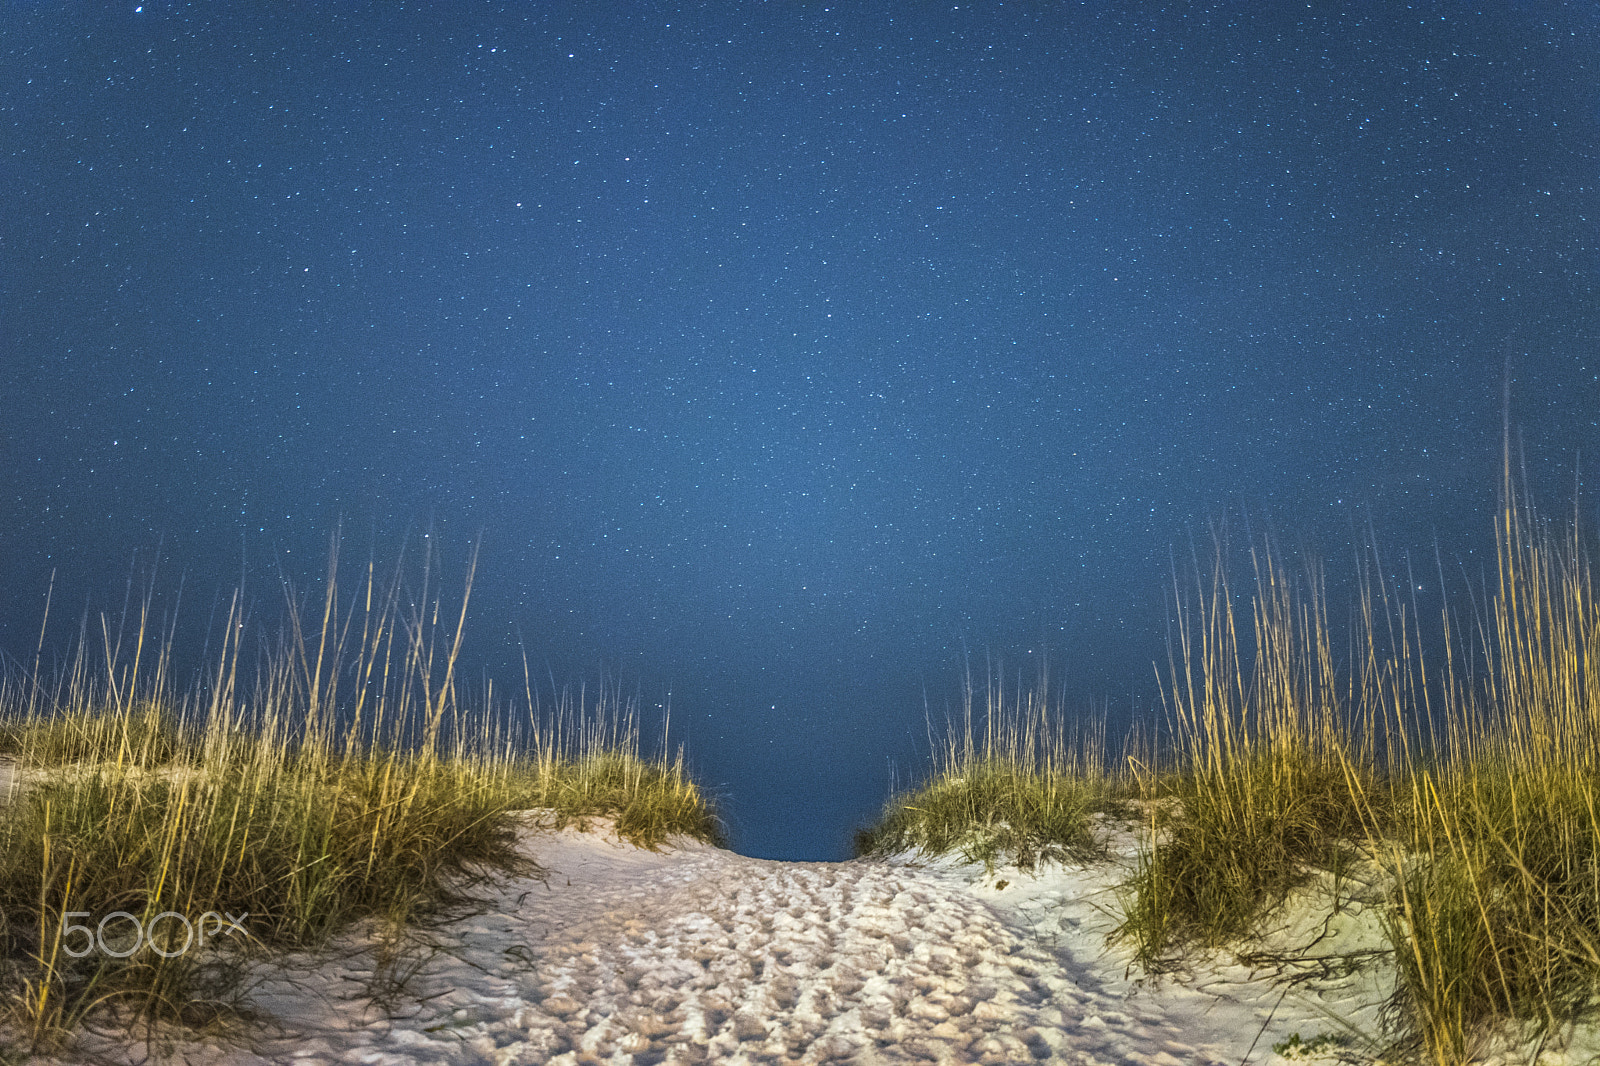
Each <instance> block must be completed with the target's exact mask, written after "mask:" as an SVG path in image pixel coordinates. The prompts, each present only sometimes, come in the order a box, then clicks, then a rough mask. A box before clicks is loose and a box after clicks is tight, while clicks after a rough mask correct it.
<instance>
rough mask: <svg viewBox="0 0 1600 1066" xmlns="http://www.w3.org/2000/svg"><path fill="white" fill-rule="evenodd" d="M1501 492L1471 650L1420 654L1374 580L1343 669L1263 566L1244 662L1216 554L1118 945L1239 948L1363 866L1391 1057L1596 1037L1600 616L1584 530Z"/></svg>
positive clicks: (1199, 600)
mask: <svg viewBox="0 0 1600 1066" xmlns="http://www.w3.org/2000/svg"><path fill="white" fill-rule="evenodd" d="M1504 487H1505V491H1504V500H1505V506H1504V508H1503V510H1502V512H1501V514H1500V516H1499V518H1498V520H1497V523H1496V526H1497V528H1496V534H1497V535H1496V541H1497V545H1498V566H1497V573H1496V580H1495V584H1494V585H1493V587H1491V588H1490V589H1489V590H1487V591H1486V594H1484V595H1483V596H1482V597H1475V599H1474V603H1475V605H1476V606H1475V610H1474V613H1473V615H1472V617H1471V619H1470V624H1469V626H1468V627H1466V631H1465V632H1462V631H1461V627H1460V626H1459V623H1458V621H1457V618H1456V616H1455V615H1453V614H1452V613H1451V612H1450V611H1449V609H1448V607H1447V608H1446V609H1445V610H1444V611H1443V613H1442V615H1441V618H1440V622H1439V625H1440V629H1439V631H1438V634H1437V639H1434V640H1431V641H1430V640H1424V639H1423V638H1422V636H1421V635H1420V627H1419V623H1418V618H1417V612H1416V610H1415V607H1414V605H1413V604H1411V603H1408V602H1405V601H1403V600H1400V599H1399V598H1397V597H1390V596H1386V595H1385V594H1384V592H1383V590H1382V588H1381V586H1380V585H1379V583H1378V582H1376V581H1374V580H1371V579H1370V572H1371V571H1377V570H1378V569H1379V567H1378V566H1377V565H1376V559H1375V557H1374V558H1373V560H1372V565H1371V568H1370V571H1369V576H1368V578H1367V579H1364V580H1363V582H1362V586H1361V587H1362V592H1361V597H1360V602H1359V604H1358V606H1357V610H1356V611H1355V622H1354V624H1353V626H1352V630H1351V635H1350V639H1349V640H1348V648H1349V650H1348V652H1347V653H1346V654H1345V655H1344V656H1342V657H1338V656H1335V654H1334V652H1333V642H1332V640H1331V638H1330V635H1329V634H1330V632H1331V630H1330V627H1329V625H1328V622H1327V618H1326V614H1325V610H1324V603H1323V598H1322V595H1321V588H1320V581H1319V580H1318V579H1317V577H1316V572H1315V571H1314V570H1313V571H1312V573H1311V576H1310V577H1307V578H1302V579H1301V580H1300V581H1299V582H1298V583H1295V582H1291V581H1290V580H1289V579H1288V578H1287V577H1286V576H1285V574H1284V572H1283V570H1282V568H1281V567H1280V566H1279V565H1278V564H1277V562H1276V561H1275V560H1274V559H1273V557H1272V555H1271V553H1270V552H1269V551H1265V550H1264V549H1263V550H1262V551H1261V552H1260V553H1259V554H1257V555H1256V556H1255V561H1256V569H1255V575H1254V576H1255V583H1254V591H1253V595H1252V597H1251V604H1252V606H1251V625H1250V627H1249V632H1250V634H1251V637H1250V643H1249V645H1248V646H1245V644H1244V641H1243V640H1242V639H1241V636H1240V635H1239V634H1240V629H1241V628H1243V627H1241V626H1239V625H1237V624H1236V622H1235V618H1234V607H1233V606H1232V605H1233V603H1234V597H1233V595H1232V594H1231V593H1230V591H1229V589H1228V587H1227V579H1226V572H1225V567H1224V566H1223V563H1222V549H1221V548H1220V547H1219V548H1218V552H1217V557H1216V561H1215V563H1214V564H1213V566H1212V568H1211V571H1210V574H1211V576H1210V579H1209V580H1208V581H1199V582H1197V583H1196V594H1194V595H1192V596H1191V597H1190V598H1189V599H1187V600H1186V599H1184V598H1183V597H1182V596H1179V597H1178V604H1179V611H1178V616H1179V617H1178V624H1177V636H1176V639H1175V641H1174V652H1173V657H1172V661H1171V664H1170V669H1169V681H1168V684H1167V686H1166V695H1167V699H1168V706H1169V712H1170V715H1169V717H1170V720H1171V722H1172V725H1173V736H1174V750H1173V753H1172V757H1171V758H1170V759H1169V760H1168V761H1167V762H1166V763H1165V764H1164V765H1163V766H1162V767H1161V768H1160V770H1159V772H1155V773H1150V774H1147V775H1145V780H1144V787H1145V791H1146V794H1147V795H1155V794H1160V795H1166V796H1171V797H1175V799H1176V802H1175V804H1173V805H1172V811H1173V813H1172V816H1171V817H1170V819H1168V820H1167V821H1166V822H1165V823H1162V824H1157V823H1156V822H1154V821H1153V822H1152V825H1151V835H1150V836H1151V840H1152V844H1151V846H1150V848H1149V849H1148V850H1147V851H1146V852H1145V854H1144V857H1143V859H1142V860H1141V863H1140V867H1139V870H1138V873H1137V875H1136V876H1135V877H1134V879H1133V881H1132V882H1131V884H1130V885H1129V891H1128V894H1127V898H1126V900H1125V903H1124V919H1123V923H1122V926H1121V928H1120V929H1119V933H1120V935H1122V936H1123V937H1126V938H1128V939H1129V940H1131V942H1132V943H1133V945H1134V948H1135V954H1136V956H1137V958H1138V959H1139V960H1140V961H1141V962H1142V963H1144V964H1145V965H1146V966H1150V967H1159V965H1160V964H1161V963H1162V962H1163V961H1164V960H1165V959H1166V958H1167V957H1169V955H1170V954H1171V953H1172V952H1175V951H1180V952H1181V951H1182V950H1183V949H1185V948H1188V947H1191V946H1199V947H1203V948H1214V947H1218V946H1221V945H1224V944H1227V943H1230V942H1236V941H1238V940H1240V939H1241V938H1243V937H1246V936H1248V935H1250V934H1251V933H1252V932H1253V931H1254V930H1255V929H1256V928H1257V927H1258V924H1259V921H1260V919H1261V918H1262V917H1263V916H1264V915H1265V914H1267V913H1269V912H1270V911H1272V909H1273V908H1274V907H1275V906H1276V905H1277V904H1279V903H1281V902H1282V901H1283V900H1284V899H1285V897H1286V895H1287V893H1288V891H1289V890H1290V889H1292V888H1293V887H1294V886H1295V885H1296V884H1298V883H1300V882H1301V881H1302V880H1304V879H1305V878H1306V877H1307V876H1309V874H1310V873H1311V872H1312V871H1314V870H1315V869H1317V868H1318V867H1328V866H1330V865H1332V864H1336V863H1338V862H1341V861H1343V859H1344V857H1345V856H1347V855H1348V854H1349V853H1350V851H1351V849H1354V850H1355V851H1357V852H1359V853H1360V854H1362V855H1365V856H1367V857H1370V858H1371V859H1372V860H1374V861H1375V862H1376V864H1377V866H1378V868H1379V869H1380V870H1381V871H1382V872H1383V874H1384V875H1385V878H1386V881H1387V883H1388V884H1389V885H1391V886H1392V887H1391V892H1390V896H1389V900H1388V904H1387V909H1386V913H1385V920H1384V924H1385V928H1386V931H1387V934H1388V938H1389V941H1390V944H1391V947H1392V948H1393V952H1394V954H1393V959H1394V964H1395V970H1396V975H1397V978H1396V980H1397V983H1396V987H1395V990H1394V994H1393V996H1392V998H1391V1000H1390V1003H1389V1008H1388V1012H1387V1015H1388V1017H1389V1019H1390V1022H1391V1025H1392V1033H1393V1036H1394V1044H1393V1047H1392V1048H1391V1050H1392V1052H1393V1053H1394V1054H1395V1055H1398V1056H1401V1057H1407V1056H1415V1057H1417V1058H1420V1059H1422V1060H1424V1061H1427V1062H1431V1063H1436V1064H1440V1066H1453V1064H1457V1063H1466V1062H1470V1061H1473V1060H1474V1058H1475V1056H1478V1055H1480V1054H1481V1053H1482V1052H1483V1051H1484V1049H1485V1048H1486V1047H1488V1046H1490V1043H1491V1042H1492V1041H1494V1040H1500V1041H1504V1040H1506V1039H1512V1040H1523V1041H1527V1042H1530V1043H1531V1044H1533V1045H1538V1044H1540V1043H1542V1042H1544V1041H1548V1040H1552V1039H1557V1038H1558V1037H1559V1036H1560V1034H1561V1033H1562V1032H1563V1031H1564V1030H1565V1029H1567V1028H1568V1027H1570V1026H1571V1025H1572V1024H1574V1023H1578V1022H1583V1021H1594V1020H1596V1013H1595V1006H1596V993H1597V991H1600V643H1597V642H1600V603H1597V602H1596V599H1595V596H1594V588H1593V582H1592V578H1591V571H1590V564H1589V557H1588V552H1587V547H1586V544H1585V542H1584V540H1583V538H1582V536H1581V531H1580V529H1579V527H1578V525H1577V523H1576V521H1574V522H1573V523H1572V524H1571V525H1570V526H1569V527H1568V528H1567V529H1566V530H1565V531H1558V530H1557V529H1556V527H1554V526H1553V525H1552V524H1550V523H1548V522H1546V521H1544V520H1541V519H1539V518H1538V517H1537V516H1536V515H1535V513H1534V510H1533V508H1532V505H1531V504H1530V503H1529V502H1527V500H1526V499H1519V497H1518V495H1517V493H1516V492H1515V491H1514V488H1515V486H1514V485H1513V484H1512V479H1511V477H1510V470H1509V463H1508V467H1507V474H1506V479H1505V486H1504ZM1197 569H1198V568H1197ZM1408 583H1409V582H1408ZM1428 647H1433V648H1439V649H1442V652H1440V653H1439V661H1438V662H1437V663H1433V664H1430V663H1429V661H1428V656H1427V654H1426V651H1425V649H1426V648H1428Z"/></svg>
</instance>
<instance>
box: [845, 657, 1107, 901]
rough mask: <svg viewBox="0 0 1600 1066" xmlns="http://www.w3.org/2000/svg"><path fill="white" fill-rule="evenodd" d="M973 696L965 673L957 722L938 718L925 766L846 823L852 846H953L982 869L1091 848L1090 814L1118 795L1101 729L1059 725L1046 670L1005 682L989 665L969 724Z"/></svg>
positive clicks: (1085, 853)
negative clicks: (941, 724) (871, 816)
mask: <svg viewBox="0 0 1600 1066" xmlns="http://www.w3.org/2000/svg"><path fill="white" fill-rule="evenodd" d="M975 702H976V700H975V693H974V691H973V685H972V680H971V677H970V675H969V676H968V678H967V681H966V684H965V686H964V688H963V698H962V710H961V718H960V721H959V723H957V722H946V724H945V725H946V728H945V730H944V738H943V742H942V745H940V744H935V746H934V751H935V766H934V770H933V773H932V774H931V775H930V777H929V778H928V779H927V780H926V781H925V782H923V783H922V784H921V785H919V786H917V787H915V788H913V789H910V790H908V791H906V792H904V793H902V794H900V795H897V796H895V797H893V798H892V799H891V800H890V801H889V802H888V804H887V805H886V806H885V807H884V810H883V813H882V814H881V815H880V817H879V819H878V821H877V822H876V823H874V824H873V825H872V826H870V827H867V828H863V829H860V830H858V831H857V832H856V835H855V851H856V854H857V855H886V854H893V853H895V852H901V851H909V850H918V851H922V852H924V853H926V854H930V855H942V854H950V853H956V854H960V855H961V856H962V857H963V858H964V859H966V860H967V861H969V862H982V863H983V864H984V865H985V866H986V867H987V868H989V869H990V870H991V871H992V870H993V869H994V867H995V866H996V865H997V864H1010V865H1015V866H1019V867H1021V868H1023V869H1032V868H1033V867H1034V866H1035V865H1037V864H1038V863H1039V862H1041V861H1044V860H1049V859H1067V858H1071V859H1079V860H1083V859H1089V858H1093V857H1096V856H1098V855H1100V854H1101V849H1100V847H1099V844H1098V842H1097V841H1096V838H1095V835H1094V833H1093V826H1092V816H1093V815H1094V814H1095V813H1096V812H1100V811H1106V810H1111V809H1114V808H1115V807H1116V806H1117V796H1118V794H1119V793H1118V784H1119V782H1118V781H1116V780H1114V779H1113V776H1112V775H1111V774H1109V773H1108V772H1107V769H1106V765H1105V760H1104V758H1103V757H1102V753H1103V744H1102V743H1100V741H1101V739H1102V738H1101V737H1100V736H1099V735H1098V734H1096V735H1094V736H1093V737H1085V736H1081V735H1072V734H1068V733H1067V732H1066V730H1065V727H1064V725H1063V722H1064V720H1065V716H1064V715H1062V714H1061V712H1060V708H1059V707H1058V706H1054V705H1052V703H1051V693H1050V686H1049V679H1048V675H1047V674H1046V675H1045V676H1042V677H1041V678H1040V679H1039V681H1038V683H1037V685H1035V686H1034V687H1032V688H1028V687H1025V686H1023V685H1022V684H1021V683H1020V681H1019V682H1018V683H1017V684H1016V685H1015V686H1014V687H1012V688H1011V689H1009V690H1008V689H1007V688H1006V687H1005V684H1004V679H1003V678H1002V677H1001V676H1000V675H999V674H997V673H991V674H990V675H989V677H988V678H987V681H986V684H985V691H984V707H983V712H982V717H981V723H980V724H978V725H977V726H976V728H975V724H974V703H975ZM931 741H932V730H931V728H930V742H931Z"/></svg>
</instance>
